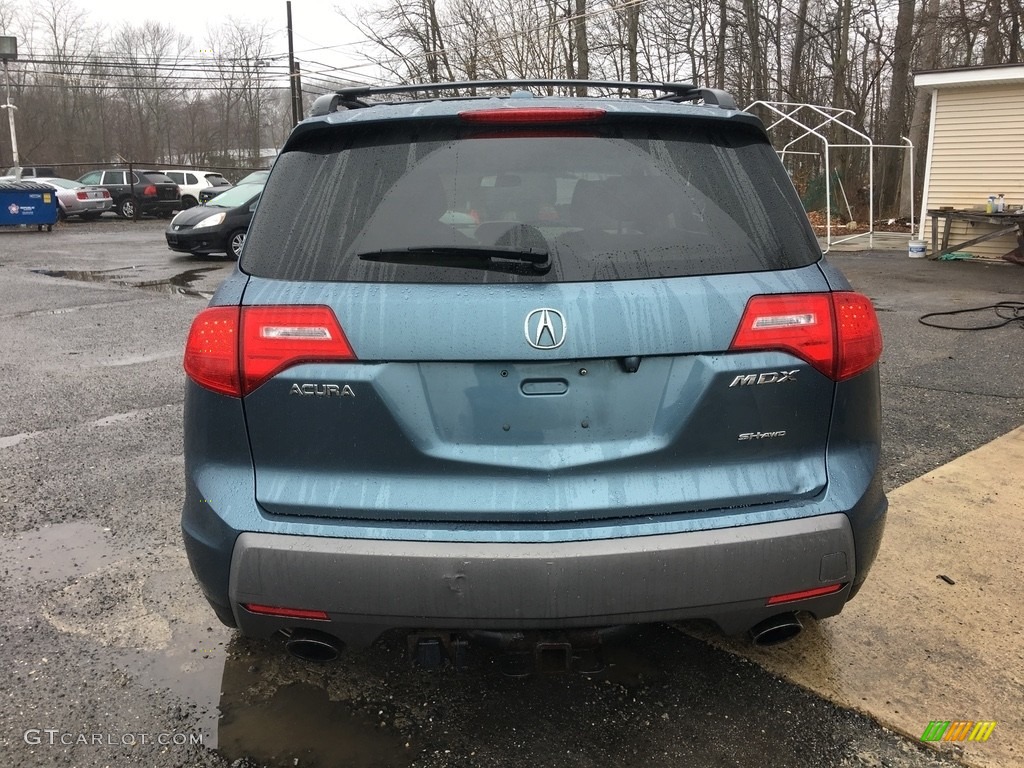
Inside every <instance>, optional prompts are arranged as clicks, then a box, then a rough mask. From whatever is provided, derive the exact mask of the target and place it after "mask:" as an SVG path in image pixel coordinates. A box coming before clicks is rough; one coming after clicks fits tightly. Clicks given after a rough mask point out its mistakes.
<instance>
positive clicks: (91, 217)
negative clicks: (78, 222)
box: [82, 211, 101, 221]
mask: <svg viewBox="0 0 1024 768" xmlns="http://www.w3.org/2000/svg"><path fill="white" fill-rule="evenodd" d="M100 213H101V212H100V211H89V212H88V213H83V214H82V218H83V219H85V220H86V221H96V219H98V218H99V217H100Z"/></svg>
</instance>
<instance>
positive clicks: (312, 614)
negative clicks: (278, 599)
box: [242, 603, 330, 621]
mask: <svg viewBox="0 0 1024 768" xmlns="http://www.w3.org/2000/svg"><path fill="white" fill-rule="evenodd" d="M242 607H243V608H245V610H247V611H249V613H258V614H260V615H261V616H281V617H284V618H286V619H313V620H314V621H329V620H330V619H329V618H328V616H327V612H326V611H314V610H309V609H307V608H282V607H280V606H276V605H259V604H257V603H242Z"/></svg>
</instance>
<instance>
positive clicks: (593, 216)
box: [242, 121, 821, 283]
mask: <svg viewBox="0 0 1024 768" xmlns="http://www.w3.org/2000/svg"><path fill="white" fill-rule="evenodd" d="M820 255H821V251H820V248H819V247H818V245H817V242H816V240H815V239H814V236H813V234H812V233H811V231H810V227H809V226H808V224H807V218H806V216H805V214H804V212H803V209H802V208H801V206H800V201H799V199H798V198H797V196H796V193H795V191H794V190H793V185H792V183H791V182H790V180H789V178H788V177H787V175H786V173H785V171H784V169H783V167H782V164H781V163H779V161H778V159H777V158H776V155H775V152H774V151H773V150H772V148H771V146H770V145H769V144H768V142H767V141H766V140H765V138H764V137H763V135H761V134H760V133H758V132H757V131H754V130H752V129H749V128H747V127H745V126H736V125H728V126H723V125H722V124H721V123H715V124H705V123H692V122H688V123H686V124H680V123H679V122H678V121H672V122H671V123H669V122H667V121H666V122H661V123H658V122H650V121H645V122H643V123H636V122H633V123H618V124H611V125H608V126H602V127H601V128H600V129H592V128H589V127H588V128H586V129H584V130H570V131H564V130H552V129H546V130H526V131H524V130H515V131H507V130H506V131H501V130H498V131H495V130H490V131H481V130H480V129H479V128H475V129H470V128H466V127H465V126H462V125H455V126H453V125H452V124H450V123H441V122H433V123H430V124H426V125H424V124H422V123H409V122H404V123H399V122H397V121H396V123H395V124H392V125H383V126H382V125H380V124H376V125H374V126H372V127H360V128H354V127H348V128H347V129H346V130H344V131H342V130H336V131H334V132H324V133H320V134H315V135H312V136H310V137H308V138H307V139H306V140H305V141H302V142H300V143H298V144H296V145H294V146H293V147H292V148H290V151H288V152H285V153H283V154H282V155H281V157H280V158H279V159H278V161H277V165H276V166H275V169H274V173H273V178H272V179H271V180H270V182H269V183H268V185H267V187H266V190H265V192H264V194H263V199H262V202H261V203H260V208H259V212H258V213H257V215H256V218H255V221H254V222H253V224H252V226H251V228H250V230H249V235H248V238H247V240H246V250H245V255H244V257H243V262H242V269H243V270H244V271H246V272H248V273H250V274H253V275H257V276H261V277H269V278H278V279H286V280H312V281H351V282H403V283H507V282H578V281H598V280H628V279H642V278H656V277H676V276H686V275H705V274H723V273H735V272H756V271H765V270H774V269H786V268H791V267H799V266H805V265H807V264H810V263H813V262H814V261H816V260H817V259H818V258H820Z"/></svg>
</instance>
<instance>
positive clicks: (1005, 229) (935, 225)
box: [928, 208, 1024, 264]
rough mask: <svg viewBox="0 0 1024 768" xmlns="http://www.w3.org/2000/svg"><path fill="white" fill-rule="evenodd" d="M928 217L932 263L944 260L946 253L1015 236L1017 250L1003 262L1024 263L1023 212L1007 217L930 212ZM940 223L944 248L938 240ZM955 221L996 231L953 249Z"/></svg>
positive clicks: (975, 212) (1008, 213)
mask: <svg viewBox="0 0 1024 768" xmlns="http://www.w3.org/2000/svg"><path fill="white" fill-rule="evenodd" d="M928 215H929V216H931V219H932V249H931V253H929V254H928V258H929V259H937V258H939V257H940V256H945V255H946V254H947V253H953V252H954V251H959V250H961V249H963V248H966V247H968V246H971V245H975V244H977V243H981V242H984V241H985V240H992V239H994V238H996V237H1002V236H1003V235H1009V234H1013V233H1016V235H1017V247H1016V248H1015V249H1013V250H1012V251H1009V252H1008V253H1006V254H1004V255H1003V258H1004V259H1006V260H1007V261H1012V262H1014V263H1017V264H1021V263H1024V210H1020V209H1017V210H1014V211H1006V212H1004V213H985V211H979V210H976V209H958V208H938V209H934V210H929V211H928ZM939 219H942V220H943V224H942V245H941V247H940V245H939V240H938V235H939ZM954 221H966V222H968V223H969V224H970V225H971V226H973V225H974V224H993V225H995V226H996V227H997V229H995V230H993V231H992V232H986V233H985V234H984V235H981V236H980V237H975V238H972V239H970V240H964V241H963V242H960V243H954V244H953V245H950V244H949V228H950V225H952V223H953V222H954Z"/></svg>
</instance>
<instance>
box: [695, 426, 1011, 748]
mask: <svg viewBox="0 0 1024 768" xmlns="http://www.w3.org/2000/svg"><path fill="white" fill-rule="evenodd" d="M889 502H890V507H889V521H888V525H887V529H886V532H885V539H884V541H883V545H882V551H881V553H880V554H879V557H878V560H877V561H876V563H875V565H874V568H873V569H872V571H871V574H870V576H869V577H868V580H867V583H866V584H865V585H864V588H863V589H862V591H861V592H860V594H859V595H858V596H857V597H856V598H855V599H854V600H853V601H852V602H851V603H850V604H849V605H848V606H847V608H846V609H845V610H844V611H843V613H842V614H841V615H839V616H837V617H835V618H832V619H828V620H826V621H823V622H821V623H820V624H817V623H813V622H810V623H809V624H810V626H808V628H807V629H806V631H804V633H803V634H802V635H800V636H799V637H798V638H797V639H796V640H794V641H793V642H792V643H790V644H788V645H784V646H781V647H775V648H766V649H760V648H754V647H752V646H750V644H749V643H746V642H744V641H742V640H735V641H734V640H730V639H724V640H723V639H722V638H721V637H720V636H715V635H710V634H709V635H704V634H703V633H702V634H701V636H702V637H704V638H705V639H706V640H708V641H710V642H712V643H714V644H716V645H719V646H721V647H724V648H726V649H727V650H730V651H732V652H733V653H736V654H738V655H742V656H746V657H748V658H750V659H752V660H754V661H756V662H757V663H759V664H761V665H762V666H763V667H765V668H766V669H768V670H769V671H771V672H773V673H775V674H778V675H780V676H782V677H784V678H787V679H789V680H792V681H793V682H795V683H797V684H799V685H801V686H804V687H805V688H808V689H809V690H811V691H813V692H815V693H818V694H820V695H822V696H824V697H826V698H828V699H830V700H831V701H834V702H836V703H837V704H840V705H841V706H845V707H850V708H853V709H856V710H860V711H863V712H866V713H867V714H869V715H871V716H872V717H873V718H875V719H876V720H877V721H878V722H880V723H881V724H882V725H884V726H886V727H889V728H892V729H895V730H897V731H900V732H902V733H904V734H905V735H907V736H909V737H911V738H914V739H919V738H920V737H921V736H922V734H923V733H924V731H925V728H926V727H927V726H928V723H929V722H930V721H932V720H950V721H958V720H959V721H967V720H971V721H980V720H994V721H996V722H997V725H996V727H995V730H994V731H993V732H992V735H991V737H990V739H989V740H988V741H986V742H984V743H975V742H959V743H958V746H955V745H954V743H952V742H942V743H940V744H938V745H937V746H938V748H939V749H941V750H942V751H944V752H951V753H954V754H957V755H958V756H960V757H961V758H962V759H963V760H964V761H965V762H966V763H967V764H969V765H977V766H985V767H986V768H988V767H989V766H1006V767H1007V768H1009V767H1010V766H1022V765H1024V610H1022V609H1024V597H1022V584H1024V427H1021V428H1018V429H1016V430H1014V431H1012V432H1010V433H1009V434H1007V435H1005V436H1003V437H1000V438H998V439H996V440H994V441H993V442H991V443H989V444H988V445H985V446H983V447H981V448H979V449H977V450H975V451H973V452H971V453H968V454H966V455H964V456H961V457H960V458H958V459H956V460H955V461H952V462H950V463H948V464H945V465H943V466H942V467H939V468H938V469H936V470H934V471H932V472H930V473H928V474H926V475H924V476H922V477H920V478H918V479H916V480H913V481H911V482H909V483H907V484H906V485H903V486H901V487H900V488H897V489H896V490H895V491H893V492H891V493H890V494H889ZM950 582H952V583H950ZM959 747H962V748H963V752H960V749H959Z"/></svg>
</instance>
